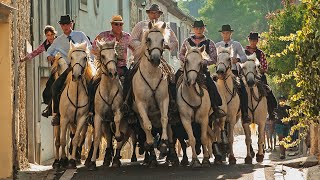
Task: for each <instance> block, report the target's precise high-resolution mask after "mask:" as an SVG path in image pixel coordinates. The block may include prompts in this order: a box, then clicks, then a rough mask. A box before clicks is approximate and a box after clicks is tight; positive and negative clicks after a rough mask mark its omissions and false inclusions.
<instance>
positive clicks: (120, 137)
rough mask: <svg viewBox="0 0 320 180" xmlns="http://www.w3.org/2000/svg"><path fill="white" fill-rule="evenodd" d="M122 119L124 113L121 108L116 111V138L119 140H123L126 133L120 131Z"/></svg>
mask: <svg viewBox="0 0 320 180" xmlns="http://www.w3.org/2000/svg"><path fill="white" fill-rule="evenodd" d="M121 119H122V113H121V111H120V108H119V109H118V110H117V111H116V112H115V113H114V124H115V126H116V132H115V139H116V140H117V142H120V141H122V140H123V137H124V134H123V133H122V132H121V131H120V121H121Z"/></svg>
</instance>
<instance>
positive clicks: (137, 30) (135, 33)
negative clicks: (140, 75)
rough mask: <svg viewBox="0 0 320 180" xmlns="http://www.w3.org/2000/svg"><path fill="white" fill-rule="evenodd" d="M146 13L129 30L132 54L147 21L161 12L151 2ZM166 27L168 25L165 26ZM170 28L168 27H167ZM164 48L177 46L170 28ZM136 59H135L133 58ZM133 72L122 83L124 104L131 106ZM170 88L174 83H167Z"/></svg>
mask: <svg viewBox="0 0 320 180" xmlns="http://www.w3.org/2000/svg"><path fill="white" fill-rule="evenodd" d="M146 13H147V15H148V17H149V20H145V21H140V22H138V23H137V24H136V25H135V26H134V28H133V29H132V32H131V38H130V46H131V47H132V48H133V51H134V54H135V52H136V50H137V49H138V48H139V47H140V46H141V39H142V36H143V31H144V30H146V29H148V23H149V22H158V20H159V18H160V16H161V15H162V14H163V12H162V11H161V9H160V7H159V5H158V4H152V5H151V6H150V8H149V9H147V10H146ZM167 27H168V26H167ZM168 28H169V29H170V27H168ZM164 48H165V49H168V50H169V51H170V52H173V51H175V50H176V49H177V48H178V40H177V37H176V35H175V34H174V32H173V31H172V30H171V29H170V37H169V44H165V45H164ZM135 61H137V60H135ZM134 73H135V70H132V71H130V73H129V74H128V78H127V79H126V83H125V84H124V94H125V95H126V96H127V97H126V102H125V103H126V104H128V105H129V106H131V105H130V104H131V103H132V98H131V97H130V96H131V93H128V92H129V90H130V87H131V78H132V76H133V74H134ZM169 86H170V89H172V87H174V86H175V85H174V83H171V82H170V83H169ZM170 94H171V95H172V96H175V93H170Z"/></svg>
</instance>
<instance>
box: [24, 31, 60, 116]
mask: <svg viewBox="0 0 320 180" xmlns="http://www.w3.org/2000/svg"><path fill="white" fill-rule="evenodd" d="M43 31H44V34H45V35H46V40H45V41H44V42H43V43H42V44H41V45H40V46H39V47H38V48H37V49H35V50H34V51H32V52H31V53H29V54H27V55H26V56H25V57H24V58H22V59H20V62H24V61H28V60H31V59H33V58H35V57H36V56H38V55H39V54H41V53H43V52H44V51H47V50H48V48H49V47H50V46H51V44H52V43H53V41H54V39H55V38H56V37H57V36H56V34H57V31H56V29H55V28H54V27H53V26H50V25H47V26H45V28H44V30H43ZM53 82H54V76H53V74H50V76H49V79H48V81H47V83H46V87H45V89H44V90H43V93H42V97H43V101H44V103H45V104H48V106H47V107H46V109H45V110H44V111H43V113H42V115H43V116H44V117H48V116H49V115H51V110H52V107H51V86H52V84H53Z"/></svg>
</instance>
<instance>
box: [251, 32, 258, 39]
mask: <svg viewBox="0 0 320 180" xmlns="http://www.w3.org/2000/svg"><path fill="white" fill-rule="evenodd" d="M248 38H249V39H259V38H260V36H259V34H258V33H257V32H250V34H249V36H248Z"/></svg>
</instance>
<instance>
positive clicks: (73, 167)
mask: <svg viewBox="0 0 320 180" xmlns="http://www.w3.org/2000/svg"><path fill="white" fill-rule="evenodd" d="M68 169H77V164H76V160H74V159H70V161H69V165H68Z"/></svg>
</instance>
